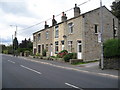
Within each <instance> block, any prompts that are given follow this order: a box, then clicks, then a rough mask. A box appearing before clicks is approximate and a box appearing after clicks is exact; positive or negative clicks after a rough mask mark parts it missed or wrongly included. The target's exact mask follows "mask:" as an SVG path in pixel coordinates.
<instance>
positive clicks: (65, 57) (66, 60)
mask: <svg viewBox="0 0 120 90" xmlns="http://www.w3.org/2000/svg"><path fill="white" fill-rule="evenodd" d="M72 58H73V53H68V54H67V55H65V56H64V58H63V59H64V60H65V62H69V60H70V59H72Z"/></svg>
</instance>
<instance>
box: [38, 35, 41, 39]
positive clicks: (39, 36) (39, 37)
mask: <svg viewBox="0 0 120 90" xmlns="http://www.w3.org/2000/svg"><path fill="white" fill-rule="evenodd" d="M40 39H41V33H39V34H38V41H40Z"/></svg>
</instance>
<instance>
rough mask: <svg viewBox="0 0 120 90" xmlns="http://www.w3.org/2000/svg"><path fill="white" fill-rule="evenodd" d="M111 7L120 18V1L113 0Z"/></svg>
mask: <svg viewBox="0 0 120 90" xmlns="http://www.w3.org/2000/svg"><path fill="white" fill-rule="evenodd" d="M111 9H112V13H113V14H114V15H115V16H116V17H117V18H118V19H119V20H120V1H119V2H113V3H112V6H111Z"/></svg>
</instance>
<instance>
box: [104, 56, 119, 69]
mask: <svg viewBox="0 0 120 90" xmlns="http://www.w3.org/2000/svg"><path fill="white" fill-rule="evenodd" d="M104 69H119V70H120V58H105V59H104Z"/></svg>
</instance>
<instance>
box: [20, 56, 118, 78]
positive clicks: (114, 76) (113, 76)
mask: <svg viewBox="0 0 120 90" xmlns="http://www.w3.org/2000/svg"><path fill="white" fill-rule="evenodd" d="M20 58H23V57H20ZM23 59H24V60H28V61H32V62H37V63H41V64H48V65H50V66H53V67H58V68H63V69H67V70H74V71H79V72H84V73H89V74H90V73H91V74H94V75H102V76H109V77H112V78H118V76H116V75H111V74H104V73H96V72H90V71H85V70H80V69H76V68H70V67H64V66H59V65H55V64H51V63H47V62H42V61H35V60H32V59H27V58H23Z"/></svg>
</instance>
